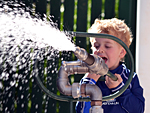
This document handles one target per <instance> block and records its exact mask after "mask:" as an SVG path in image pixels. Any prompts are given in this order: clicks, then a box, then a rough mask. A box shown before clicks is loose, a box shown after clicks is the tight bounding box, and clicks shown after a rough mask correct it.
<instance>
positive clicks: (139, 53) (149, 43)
mask: <svg viewBox="0 0 150 113" xmlns="http://www.w3.org/2000/svg"><path fill="white" fill-rule="evenodd" d="M149 8H150V0H138V1H137V32H136V33H137V34H136V35H137V36H136V37H137V39H136V72H137V74H138V76H139V79H140V82H141V85H142V87H143V88H144V97H145V99H146V100H147V101H146V106H145V113H150V107H149V105H150V101H149V100H150V84H149V81H150V76H149V74H150V72H149V69H150V66H149V65H150V52H149V48H150V32H149V30H150V10H149Z"/></svg>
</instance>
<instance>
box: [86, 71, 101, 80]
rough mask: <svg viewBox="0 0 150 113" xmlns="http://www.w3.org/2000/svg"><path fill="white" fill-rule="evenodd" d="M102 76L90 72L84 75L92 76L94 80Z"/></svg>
mask: <svg viewBox="0 0 150 113" xmlns="http://www.w3.org/2000/svg"><path fill="white" fill-rule="evenodd" d="M100 76H101V75H97V74H91V73H88V74H86V75H85V76H84V78H86V77H87V78H92V79H94V80H95V81H96V82H97V81H98V79H99V77H100Z"/></svg>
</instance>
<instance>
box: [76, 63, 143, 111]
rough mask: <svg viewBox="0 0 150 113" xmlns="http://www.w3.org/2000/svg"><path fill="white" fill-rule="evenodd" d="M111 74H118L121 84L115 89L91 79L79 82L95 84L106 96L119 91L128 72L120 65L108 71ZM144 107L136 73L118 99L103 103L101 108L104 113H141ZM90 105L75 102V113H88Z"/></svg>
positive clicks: (141, 90) (141, 89)
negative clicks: (121, 80)
mask: <svg viewBox="0 0 150 113" xmlns="http://www.w3.org/2000/svg"><path fill="white" fill-rule="evenodd" d="M110 72H112V73H113V74H115V73H117V74H120V75H121V77H122V79H123V82H122V83H121V84H120V85H119V86H118V87H116V88H113V89H109V88H108V87H107V86H106V84H105V81H97V82H95V81H94V80H93V79H90V78H84V79H82V80H81V84H82V83H86V84H88V83H90V84H96V85H97V86H98V87H99V88H100V89H101V91H102V95H103V96H108V95H110V94H112V93H114V92H116V91H118V90H119V89H121V88H122V87H123V86H124V84H125V83H126V81H127V79H128V76H129V73H130V70H129V69H127V68H126V66H125V65H124V64H123V63H121V64H120V65H119V67H117V68H116V69H114V70H110ZM144 106H145V99H144V97H143V88H142V87H141V86H140V84H139V79H138V76H137V74H136V73H134V75H133V79H132V81H131V83H130V85H129V87H128V88H127V89H126V91H125V92H124V93H123V94H121V95H120V96H119V97H117V98H115V99H112V100H109V101H103V104H102V108H103V111H104V113H143V112H144ZM90 107H91V105H90V102H77V103H76V112H77V113H89V109H90Z"/></svg>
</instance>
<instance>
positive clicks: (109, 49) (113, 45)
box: [91, 38, 126, 70]
mask: <svg viewBox="0 0 150 113" xmlns="http://www.w3.org/2000/svg"><path fill="white" fill-rule="evenodd" d="M91 44H92V50H93V54H96V55H98V56H100V57H101V58H103V60H104V61H105V63H106V64H107V66H108V68H109V69H110V70H113V69H115V68H117V67H118V66H119V62H120V59H121V58H123V57H124V56H125V54H126V51H125V50H124V48H123V47H122V46H121V45H119V44H118V43H117V42H115V41H113V40H111V39H106V38H94V39H93V41H92V42H91Z"/></svg>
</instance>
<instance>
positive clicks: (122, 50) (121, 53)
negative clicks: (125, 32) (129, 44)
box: [120, 48, 127, 58]
mask: <svg viewBox="0 0 150 113" xmlns="http://www.w3.org/2000/svg"><path fill="white" fill-rule="evenodd" d="M126 53H127V52H126V50H125V49H124V48H122V49H121V52H120V58H123V57H124V56H125V55H126Z"/></svg>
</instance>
